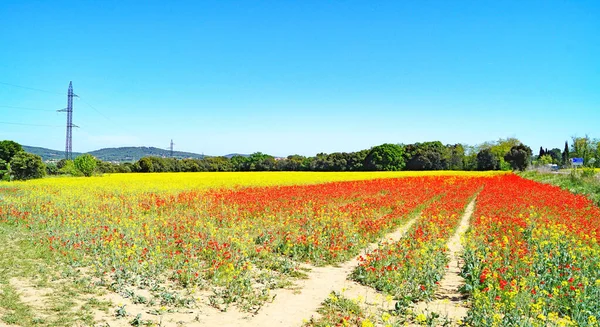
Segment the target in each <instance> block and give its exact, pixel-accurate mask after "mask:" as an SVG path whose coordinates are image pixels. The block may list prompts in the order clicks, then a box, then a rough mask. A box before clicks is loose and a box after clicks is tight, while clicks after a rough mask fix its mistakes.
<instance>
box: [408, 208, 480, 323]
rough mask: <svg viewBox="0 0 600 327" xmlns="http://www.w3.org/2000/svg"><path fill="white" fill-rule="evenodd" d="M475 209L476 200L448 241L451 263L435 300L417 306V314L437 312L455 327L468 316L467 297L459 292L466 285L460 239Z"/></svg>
mask: <svg viewBox="0 0 600 327" xmlns="http://www.w3.org/2000/svg"><path fill="white" fill-rule="evenodd" d="M474 208H475V199H473V200H472V201H471V202H470V203H469V205H468V206H467V209H466V210H465V213H464V215H463V216H462V218H461V220H460V224H459V226H458V228H457V230H456V232H455V233H454V235H453V236H452V238H451V239H450V240H449V241H448V249H449V253H448V255H449V256H450V263H449V264H448V269H447V270H446V273H445V274H444V277H443V278H442V280H441V281H440V285H439V288H438V290H437V292H436V293H435V295H434V297H435V300H433V301H431V302H419V303H417V304H416V305H415V311H416V312H418V313H420V312H422V313H427V312H435V313H437V314H439V315H440V317H446V318H447V319H448V320H449V321H450V322H451V323H453V324H455V325H456V324H460V321H462V320H463V319H464V318H465V317H466V316H467V311H468V307H467V303H466V296H465V295H463V294H461V293H460V292H459V289H460V287H461V286H462V285H464V283H465V280H464V278H462V277H461V276H460V271H461V270H460V264H462V260H461V259H460V257H459V255H460V253H461V252H462V249H463V247H462V244H461V242H460V238H461V236H462V235H463V234H464V233H465V232H466V231H467V229H468V228H469V221H470V219H471V216H472V215H473V210H474Z"/></svg>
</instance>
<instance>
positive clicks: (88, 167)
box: [74, 153, 96, 177]
mask: <svg viewBox="0 0 600 327" xmlns="http://www.w3.org/2000/svg"><path fill="white" fill-rule="evenodd" d="M74 163H75V168H77V170H79V171H80V172H81V173H82V174H83V175H84V176H86V177H90V176H92V174H93V173H94V169H96V158H94V156H92V155H91V154H87V153H86V154H83V155H80V156H79V157H77V158H75V162H74Z"/></svg>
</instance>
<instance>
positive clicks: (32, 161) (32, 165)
mask: <svg viewBox="0 0 600 327" xmlns="http://www.w3.org/2000/svg"><path fill="white" fill-rule="evenodd" d="M10 167H11V171H12V174H13V177H14V179H17V180H27V179H34V178H42V177H44V176H45V175H46V166H45V165H44V163H43V162H42V158H41V157H40V156H38V155H35V154H31V153H27V152H19V153H17V154H15V155H14V156H13V157H12V159H11V160H10Z"/></svg>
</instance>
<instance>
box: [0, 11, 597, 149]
mask: <svg viewBox="0 0 600 327" xmlns="http://www.w3.org/2000/svg"><path fill="white" fill-rule="evenodd" d="M0 17H2V19H1V21H0V83H9V84H14V85H20V86H26V87H30V88H35V89H40V90H45V91H51V92H56V93H49V92H41V91H34V90H29V89H23V88H18V87H14V86H10V85H6V84H0V122H3V123H2V124H0V139H12V140H15V141H17V142H20V143H22V144H26V145H33V146H43V147H48V148H53V149H58V150H62V149H64V138H65V127H64V125H65V120H66V118H65V114H64V113H55V112H52V111H39V110H24V109H14V108H7V106H11V107H23V108H35V109H47V110H55V109H61V108H64V107H65V106H66V101H67V100H66V92H67V86H68V84H69V81H73V85H74V89H75V93H76V94H78V95H80V96H81V99H78V100H76V101H75V109H74V110H75V111H74V123H75V124H77V125H79V126H80V127H81V128H79V129H77V130H75V131H74V139H73V150H74V151H91V150H95V149H99V148H103V147H113V146H142V145H143V146H156V147H161V148H167V147H168V145H169V142H170V140H171V139H173V140H174V142H175V149H177V150H181V151H191V152H198V153H200V152H204V153H206V154H210V155H222V154H227V153H232V152H238V153H252V152H256V151H261V152H265V153H269V154H273V155H281V156H283V155H288V154H292V153H299V154H304V155H314V154H316V153H318V152H335V151H355V150H360V149H365V148H369V147H371V146H373V145H377V144H381V143H384V142H391V143H412V142H418V141H431V140H440V141H442V142H443V143H466V144H471V145H473V144H477V143H481V142H484V141H488V140H497V139H498V138H505V137H517V138H519V139H520V140H522V141H523V142H524V143H526V144H528V145H529V146H531V147H532V148H533V149H534V151H537V149H538V148H539V146H540V145H543V146H544V147H548V148H552V147H559V148H562V147H563V144H564V141H565V140H566V139H570V137H571V136H573V135H578V136H583V135H585V134H586V133H587V134H589V135H590V136H591V137H600V128H599V126H600V1H389V2H384V1H214V2H211V1H109V0H105V1H26V0H2V1H0ZM7 122H9V123H26V124H33V125H44V126H25V125H9V124H5V123H7Z"/></svg>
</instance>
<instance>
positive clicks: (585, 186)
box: [520, 169, 600, 205]
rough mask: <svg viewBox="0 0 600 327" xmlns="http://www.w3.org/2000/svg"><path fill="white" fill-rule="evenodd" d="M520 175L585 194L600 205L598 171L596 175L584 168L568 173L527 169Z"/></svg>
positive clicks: (599, 178) (599, 177)
mask: <svg viewBox="0 0 600 327" xmlns="http://www.w3.org/2000/svg"><path fill="white" fill-rule="evenodd" d="M596 170H597V169H596ZM520 175H521V176H522V177H524V178H528V179H532V180H534V181H538V182H541V183H547V184H553V185H556V186H559V187H560V188H563V189H565V190H568V191H570V192H572V193H575V194H582V195H585V196H587V197H588V198H589V199H591V200H592V201H594V203H596V204H597V205H600V176H599V175H598V173H597V172H596V175H595V176H592V175H591V173H590V170H587V172H585V171H584V170H582V169H578V170H576V171H573V170H570V171H569V172H568V173H563V174H556V173H541V172H537V171H527V172H523V173H520Z"/></svg>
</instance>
